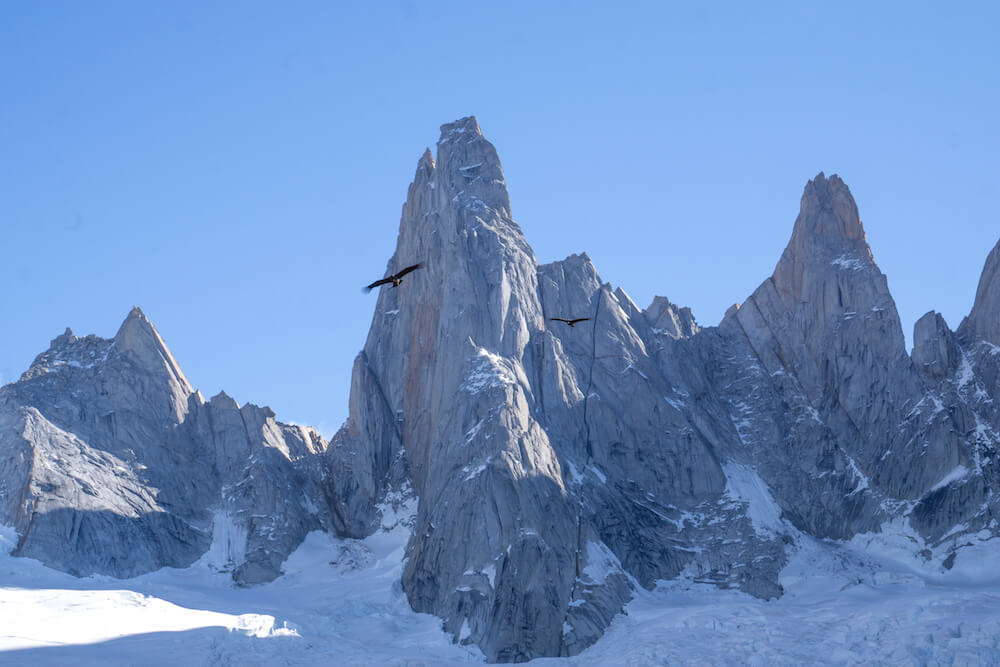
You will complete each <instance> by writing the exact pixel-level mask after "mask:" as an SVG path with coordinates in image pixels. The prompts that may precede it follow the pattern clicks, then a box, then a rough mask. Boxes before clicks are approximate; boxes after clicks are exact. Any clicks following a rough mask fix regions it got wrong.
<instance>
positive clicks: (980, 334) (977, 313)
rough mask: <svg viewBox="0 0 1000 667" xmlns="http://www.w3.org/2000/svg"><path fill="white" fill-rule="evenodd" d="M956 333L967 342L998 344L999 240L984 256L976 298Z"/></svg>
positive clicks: (999, 303)
mask: <svg viewBox="0 0 1000 667" xmlns="http://www.w3.org/2000/svg"><path fill="white" fill-rule="evenodd" d="M958 335H959V336H961V337H962V338H963V339H965V340H966V341H969V342H972V341H975V340H984V341H986V342H988V343H991V344H993V345H1000V241H998V242H997V244H996V245H995V246H994V247H993V251H992V252H991V253H990V255H989V257H987V258H986V266H984V267H983V274H982V277H980V279H979V288H978V289H977V290H976V300H975V302H974V303H973V305H972V311H971V312H970V313H969V316H968V317H966V318H965V319H964V320H962V324H961V326H959V328H958Z"/></svg>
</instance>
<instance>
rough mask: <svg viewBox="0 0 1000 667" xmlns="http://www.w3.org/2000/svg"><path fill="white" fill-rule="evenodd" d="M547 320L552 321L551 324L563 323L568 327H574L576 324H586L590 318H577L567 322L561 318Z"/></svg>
mask: <svg viewBox="0 0 1000 667" xmlns="http://www.w3.org/2000/svg"><path fill="white" fill-rule="evenodd" d="M549 319H550V320H552V321H553V322H565V323H566V324H568V325H570V326H571V327H572V326H576V323H577V322H586V321H587V320H589V319H590V318H589V317H577V318H574V319H572V320H567V319H565V318H562V317H550V318H549Z"/></svg>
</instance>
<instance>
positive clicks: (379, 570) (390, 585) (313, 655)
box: [0, 522, 482, 665]
mask: <svg viewBox="0 0 1000 667" xmlns="http://www.w3.org/2000/svg"><path fill="white" fill-rule="evenodd" d="M404 523H405V522H399V523H398V524H397V525H395V526H394V527H392V529H391V530H388V531H380V532H377V533H376V534H375V535H373V536H371V537H370V538H368V539H366V540H363V541H361V540H340V539H337V538H333V537H331V536H329V535H326V534H323V533H319V532H315V533H311V534H310V535H309V536H308V537H307V539H306V541H305V542H304V543H303V544H302V546H301V547H299V549H298V550H297V551H296V552H295V553H293V554H292V556H290V557H289V558H288V560H287V561H286V562H285V563H284V566H283V570H284V573H285V574H284V575H282V576H281V577H279V578H278V579H277V580H275V581H273V582H271V583H269V584H265V585H260V586H253V587H248V588H238V587H235V586H233V584H232V580H231V579H230V577H229V575H228V574H226V573H225V572H219V571H216V570H215V569H214V568H213V567H212V566H211V565H210V559H208V558H203V559H202V560H201V561H199V562H198V563H196V564H195V565H193V566H192V567H190V568H187V569H184V570H178V569H171V568H164V569H161V570H158V571H157V572H153V573H150V574H147V575H144V576H141V577H137V578H135V579H128V580H120V579H113V578H110V577H88V578H84V579H77V578H74V577H72V576H70V575H66V574H63V573H60V572H57V571H55V570H50V569H48V568H46V567H44V566H42V565H41V564H40V563H38V562H37V561H34V560H30V559H24V558H13V557H10V556H8V555H6V554H8V553H9V551H10V549H11V548H12V547H13V545H14V543H15V542H14V541H15V540H16V535H15V534H14V532H13V531H12V530H10V529H3V530H2V532H0V552H2V554H4V555H2V556H0V664H3V665H65V664H74V665H81V664H82V665H107V664H142V665H179V664H183V665H328V664H337V665H368V664H378V665H383V664H389V665H392V664H397V665H398V664H407V665H413V664H435V665H451V664H460V663H461V664H465V663H468V662H470V661H471V662H481V661H482V654H481V653H479V651H478V649H477V648H475V647H463V646H458V645H456V644H452V643H451V637H450V636H449V635H446V634H445V633H444V632H443V631H442V630H441V621H440V619H438V618H435V617H434V616H430V615H427V614H417V613H415V612H413V611H412V610H411V609H410V607H409V604H408V603H407V601H406V596H405V595H404V594H403V592H402V590H401V588H400V584H399V581H400V575H401V573H402V567H403V560H402V559H403V551H404V549H405V546H406V540H407V539H408V537H409V528H407V527H406V525H404Z"/></svg>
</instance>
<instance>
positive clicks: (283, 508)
mask: <svg viewBox="0 0 1000 667" xmlns="http://www.w3.org/2000/svg"><path fill="white" fill-rule="evenodd" d="M324 449H325V443H324V442H323V441H322V439H321V438H319V436H318V435H316V434H315V432H313V431H311V430H307V429H302V428H300V427H291V426H286V425H284V424H280V423H278V422H276V421H274V414H273V413H272V412H271V411H270V410H268V409H266V408H264V409H261V408H257V407H256V406H250V405H248V406H244V407H243V408H242V409H240V408H238V406H236V403H235V402H234V401H232V399H229V398H228V397H224V396H222V397H216V399H213V400H212V401H211V402H209V403H206V402H205V401H204V400H203V399H202V398H201V395H200V394H199V393H197V392H195V391H193V390H192V388H191V386H190V385H189V384H188V381H187V379H186V378H185V377H184V374H183V372H182V371H181V370H180V367H179V366H178V364H177V362H176V361H175V360H174V358H173V356H172V355H171V354H170V351H169V349H168V348H167V347H166V345H165V344H164V342H163V339H162V338H161V337H160V335H159V333H158V332H157V331H156V329H155V327H153V325H152V323H151V322H150V321H149V320H148V319H147V318H146V316H145V315H144V314H143V313H142V311H140V310H139V309H138V308H136V309H133V311H132V312H131V313H130V314H129V316H128V318H126V320H125V322H124V323H123V324H122V326H121V328H120V329H119V331H118V333H117V334H116V335H115V337H114V338H113V339H102V338H98V337H96V336H87V337H84V338H78V337H76V336H74V335H73V333H72V332H71V331H69V330H67V331H66V333H64V334H63V335H61V336H59V337H57V338H56V339H54V340H53V341H52V345H51V346H50V348H49V349H48V350H47V351H46V352H44V353H42V354H41V355H39V356H38V358H37V359H36V360H35V361H34V363H33V364H32V366H31V368H30V369H28V371H27V372H25V373H24V375H23V376H22V378H21V380H20V381H18V382H16V383H13V384H10V385H7V386H5V387H3V388H2V389H0V475H2V480H3V483H2V485H0V522H3V523H6V524H9V525H13V526H14V527H15V528H16V529H17V531H18V533H19V536H20V539H19V543H18V547H17V552H16V554H17V555H21V556H30V557H33V558H38V559H39V560H41V561H42V562H44V563H46V564H48V565H50V566H52V567H56V568H59V569H62V570H65V571H67V572H71V573H73V574H78V575H87V574H92V573H101V574H110V575H113V576H117V577H129V576H134V575H137V574H141V573H143V572H147V571H150V570H153V569H156V568H159V567H163V566H172V567H184V566H187V565H190V564H191V563H192V562H194V561H195V560H197V559H198V558H199V557H201V556H202V555H204V554H206V552H207V551H208V550H209V547H210V546H212V545H213V544H215V546H216V547H217V548H215V549H213V551H212V553H211V554H210V556H209V557H210V559H211V560H212V562H213V564H214V565H216V566H218V567H220V568H224V569H227V570H228V569H231V570H232V571H233V577H234V580H236V581H237V582H239V583H254V582H258V581H266V580H270V579H273V578H274V577H275V576H277V574H278V573H279V572H280V564H281V562H282V561H283V560H284V558H285V557H286V556H287V555H288V553H290V552H291V551H292V550H293V549H294V548H295V547H296V546H297V545H298V544H299V542H301V540H302V539H303V538H304V536H305V534H306V532H307V531H308V530H310V529H316V528H319V527H321V526H322V525H323V524H324V522H325V521H326V518H325V517H326V515H327V514H328V512H326V511H322V510H320V509H319V505H320V504H322V503H323V501H322V498H324V494H323V493H322V492H321V491H320V490H319V489H320V487H321V486H325V482H323V471H322V469H321V467H320V465H319V462H320V455H321V453H322V451H323V450H324ZM317 499H318V500H317Z"/></svg>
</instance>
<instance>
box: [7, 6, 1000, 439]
mask: <svg viewBox="0 0 1000 667" xmlns="http://www.w3.org/2000/svg"><path fill="white" fill-rule="evenodd" d="M204 5H210V6H204ZM806 5H809V6H806ZM813 5H815V3H792V2H789V3H762V4H754V5H753V6H751V4H750V3H725V2H718V3H667V2H648V3H638V2H634V3H628V2H625V3H622V2H616V3H588V2H579V3H574V4H573V5H572V6H570V5H566V4H564V3H536V2H508V3H469V2H415V1H414V2H383V3H362V2H358V3H347V2H290V3H263V2H259V3H258V2H240V3H236V2H230V3H223V2H218V3H196V2H169V3H168V2H146V3H136V2H110V1H102V2H89V3H88V2H62V3H60V2H49V3H27V2H24V3H14V2H7V3H2V4H0V91H2V92H0V95H2V104H0V230H2V237H0V238H2V239H3V244H2V246H0V248H2V250H0V313H2V315H0V381H4V382H9V381H12V380H14V379H16V378H17V377H18V376H19V375H20V373H21V372H23V371H24V370H25V369H26V368H27V367H28V365H29V364H30V362H31V360H32V359H33V357H34V356H35V355H36V354H38V353H39V352H41V351H43V350H44V349H45V348H46V347H47V344H48V341H49V340H50V339H51V338H53V337H55V336H56V335H58V334H59V333H61V332H62V330H63V329H64V328H65V327H67V326H69V327H72V329H73V330H74V332H76V333H77V334H79V335H83V334H86V333H96V334H98V335H101V336H111V335H113V334H114V332H115V331H116V330H117V327H118V325H119V324H120V323H121V321H122V319H124V317H125V316H126V314H127V313H128V311H129V309H130V308H131V307H132V306H133V305H139V306H141V307H142V308H143V310H144V311H145V312H146V313H147V315H149V317H150V318H151V319H152V320H153V322H154V323H155V324H156V325H157V328H158V329H159V330H160V332H161V334H163V336H164V338H165V339H166V341H167V343H168V345H169V346H170V347H171V349H172V351H173V352H174V355H175V357H176V358H177V360H178V361H179V362H180V364H181V366H182V367H183V369H184V370H185V372H186V374H187V376H188V378H189V380H191V382H192V384H193V385H195V386H197V387H200V388H201V389H202V391H203V392H204V393H205V394H206V395H212V394H214V393H216V392H217V391H219V390H220V389H225V390H226V391H227V392H228V393H230V394H231V395H232V396H234V397H235V398H236V399H237V400H238V401H240V402H241V403H242V402H254V403H258V404H265V405H270V406H272V407H273V408H274V409H275V410H276V412H277V413H278V417H279V418H280V419H282V420H285V421H296V422H301V423H309V424H313V425H315V426H318V427H320V428H321V429H322V430H323V431H325V432H326V433H329V432H331V431H332V430H335V429H336V427H338V426H339V425H340V423H341V422H342V421H343V419H344V418H345V417H346V414H347V395H348V388H349V382H350V368H351V364H352V362H353V359H354V356H355V354H356V353H357V352H358V350H360V348H361V347H362V345H363V343H364V338H365V335H366V333H367V330H368V327H369V324H370V322H371V315H372V311H373V308H374V305H375V297H374V295H365V294H362V293H361V291H360V287H361V286H362V285H364V284H366V283H367V282H370V281H371V280H373V279H374V278H376V277H380V276H381V275H382V273H383V270H384V269H385V265H386V261H387V259H388V258H389V256H390V255H391V254H392V252H393V249H394V247H395V239H396V232H397V229H398V225H399V214H400V207H401V205H402V203H403V200H404V198H405V195H406V188H407V185H408V184H409V182H410V180H411V179H412V176H413V173H414V169H415V167H416V163H417V160H418V158H419V157H420V155H421V153H422V152H423V150H424V148H425V147H427V146H430V147H432V148H433V146H434V144H435V142H436V141H437V138H438V127H439V126H440V125H441V124H442V123H445V122H449V121H451V120H454V119H456V118H459V117H462V116H465V115H470V114H474V115H476V116H477V118H478V119H479V122H480V125H481V126H482V128H483V132H484V134H485V135H486V136H487V138H489V139H490V140H491V141H492V142H493V143H494V144H495V145H496V146H497V150H498V152H499V154H500V158H501V160H502V162H503V166H504V171H505V174H506V178H507V183H508V187H509V189H510V195H511V203H512V208H513V213H514V217H515V218H516V219H517V220H518V222H519V223H520V225H521V227H522V229H523V230H524V232H525V234H526V236H527V238H528V241H529V242H530V243H531V244H532V246H533V247H534V249H535V253H536V256H537V257H538V259H539V260H540V261H542V262H547V261H553V260H557V259H562V258H563V257H565V256H566V255H568V254H570V253H574V252H580V251H586V252H587V253H588V254H589V255H590V256H591V257H592V258H593V260H594V262H595V264H596V266H597V269H598V271H599V272H600V273H601V276H602V278H603V279H604V280H606V281H610V282H612V283H613V284H614V285H616V286H621V287H623V288H624V289H625V290H626V291H627V292H629V294H630V295H632V297H633V299H634V300H635V301H636V302H637V303H638V304H639V305H640V306H643V307H644V306H646V305H647V304H648V303H649V302H650V301H651V299H652V297H653V295H654V294H662V295H665V296H667V297H669V298H670V299H671V300H672V301H674V302H676V303H680V304H683V305H689V306H691V307H692V309H693V310H694V313H695V316H696V317H697V318H698V321H699V322H700V323H701V324H703V325H712V324H716V323H717V322H718V321H719V319H720V318H721V316H722V313H723V312H724V311H725V309H726V308H727V307H728V306H729V305H730V304H732V303H734V302H738V301H742V300H743V299H744V298H746V296H747V295H749V294H750V293H751V292H752V291H753V290H754V289H755V288H756V287H757V285H758V284H759V283H760V282H761V281H762V280H764V279H765V278H766V277H767V276H769V275H770V274H771V271H772V270H773V268H774V265H775V263H776V262H777V259H778V257H779V255H780V253H781V251H782V249H783V248H784V246H785V244H786V243H787V241H788V237H789V235H790V233H791V229H792V223H793V221H794V219H795V215H796V213H797V211H798V202H799V197H800V196H801V192H802V188H803V186H804V185H805V183H806V181H807V180H808V179H810V178H812V177H813V176H814V175H815V174H816V173H818V172H819V171H825V172H826V173H827V174H830V173H839V174H840V175H841V177H843V178H844V180H845V181H846V182H847V184H848V185H849V186H850V188H851V190H852V192H853V193H854V196H855V199H856V200H857V202H858V206H859V209H860V211H861V218H862V221H863V223H864V225H865V229H866V231H867V233H868V240H869V242H870V244H871V246H872V249H873V252H874V255H875V259H876V261H877V262H878V263H879V266H880V267H881V268H882V270H883V272H884V273H886V274H887V276H888V279H889V286H890V289H891V290H892V293H893V295H894V297H895V299H896V303H897V305H898V307H899V310H900V315H901V318H902V321H903V328H904V332H905V333H906V334H907V336H908V337H909V335H910V332H911V330H912V326H913V323H914V321H915V320H916V319H917V318H918V317H919V316H920V315H922V314H923V313H924V312H926V311H928V310H931V309H935V310H938V311H939V312H941V313H942V314H943V315H944V316H945V319H946V320H947V321H948V323H949V325H951V326H952V328H955V327H957V326H958V324H959V322H960V321H961V318H962V317H963V316H964V315H965V314H966V313H968V310H969V308H970V307H971V305H972V300H973V298H974V296H975V289H976V284H977V282H978V279H979V274H980V271H981V270H982V266H983V262H984V260H985V258H986V255H987V253H988V252H989V250H990V249H991V248H992V247H993V245H994V244H995V243H996V242H997V240H998V239H1000V216H998V213H997V210H998V207H997V206H996V203H995V202H996V199H997V196H998V194H1000V190H998V186H997V181H998V176H1000V168H998V163H997V155H998V154H1000V131H998V129H997V128H998V124H997V119H998V118H1000V40H998V39H997V38H996V35H997V34H1000V5H997V4H996V3H986V2H982V3H949V6H948V7H947V8H944V6H943V5H939V4H938V3H888V2H887V3H853V2H839V3H835V4H829V3H826V4H823V5H818V6H813ZM873 5H874V6H873Z"/></svg>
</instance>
